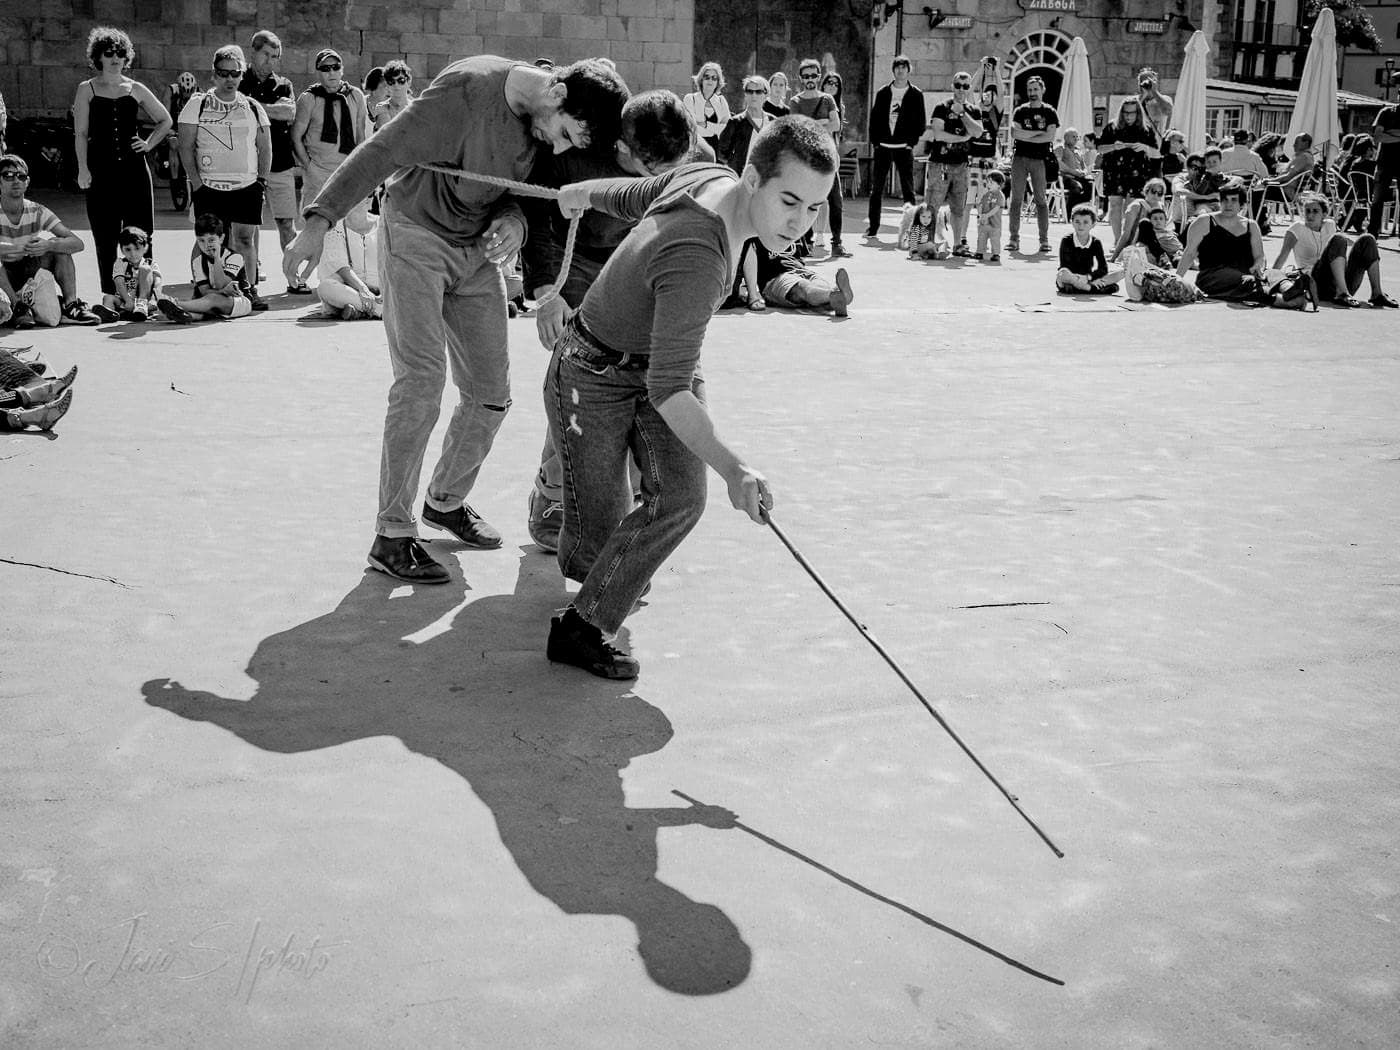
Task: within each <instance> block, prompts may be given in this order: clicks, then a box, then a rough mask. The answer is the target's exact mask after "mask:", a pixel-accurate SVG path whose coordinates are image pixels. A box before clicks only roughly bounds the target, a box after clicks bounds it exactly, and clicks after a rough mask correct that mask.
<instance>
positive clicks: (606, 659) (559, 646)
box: [545, 605, 642, 680]
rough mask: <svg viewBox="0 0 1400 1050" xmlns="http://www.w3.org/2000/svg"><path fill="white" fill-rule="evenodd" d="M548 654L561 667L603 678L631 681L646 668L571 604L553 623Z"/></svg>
mask: <svg viewBox="0 0 1400 1050" xmlns="http://www.w3.org/2000/svg"><path fill="white" fill-rule="evenodd" d="M545 655H546V656H548V657H549V658H550V659H551V660H553V661H554V662H555V663H557V664H573V666H575V667H582V668H583V669H584V670H585V671H587V672H588V673H589V674H596V675H597V676H598V677H599V678H613V679H618V680H628V679H632V678H636V677H637V675H638V674H640V673H641V670H642V665H641V664H639V663H638V662H637V661H636V660H634V659H633V658H632V657H630V656H628V655H627V654H626V653H624V652H623V651H622V650H621V649H618V648H617V647H616V646H613V645H609V644H608V641H607V639H606V638H604V637H603V632H602V631H600V630H599V629H598V628H596V627H594V626H593V625H592V624H591V623H589V622H588V621H587V620H585V619H584V618H583V617H582V616H580V615H579V614H578V612H577V611H576V610H575V609H574V607H573V606H572V605H571V606H569V607H568V608H567V609H565V610H564V612H563V615H561V616H555V617H552V618H551V619H550V621H549V644H548V645H547V646H546V647H545Z"/></svg>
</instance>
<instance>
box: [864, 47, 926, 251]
mask: <svg viewBox="0 0 1400 1050" xmlns="http://www.w3.org/2000/svg"><path fill="white" fill-rule="evenodd" d="M911 68H912V66H911V65H910V64H909V56H908V55H895V56H894V60H893V61H892V62H891V63H890V72H891V73H892V74H894V79H893V80H891V81H890V82H889V83H888V84H886V85H885V86H884V87H882V88H881V89H880V90H879V91H877V92H875V101H874V103H872V104H871V106H870V141H871V142H873V143H874V144H875V156H874V158H873V159H872V161H871V165H870V167H871V172H870V223H869V225H868V226H867V228H866V231H865V235H866V236H867V237H874V236H876V235H877V234H878V233H879V232H880V205H881V203H882V202H883V201H884V196H885V181H886V180H887V179H888V178H889V177H890V167H891V165H893V167H894V169H895V171H897V172H899V191H900V193H901V194H903V196H904V203H905V204H913V203H914V144H915V143H916V142H918V141H919V137H920V136H921V135H922V134H923V133H924V125H925V124H926V123H927V122H926V121H925V120H924V95H923V92H922V91H920V90H919V89H918V88H916V87H915V86H914V85H913V84H911V83H909V70H910V69H911Z"/></svg>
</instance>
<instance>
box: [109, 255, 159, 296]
mask: <svg viewBox="0 0 1400 1050" xmlns="http://www.w3.org/2000/svg"><path fill="white" fill-rule="evenodd" d="M142 274H147V275H149V276H150V279H151V280H152V281H154V280H155V279H156V278H158V277H159V276H160V267H158V266H157V265H156V264H155V263H154V262H152V261H151V260H150V259H142V260H141V261H140V262H139V263H129V262H127V261H126V260H125V259H123V258H122V257H121V256H118V257H117V261H116V262H114V263H113V264H112V283H113V284H115V285H116V288H117V294H119V295H121V296H122V297H123V298H125V299H135V298H136V291H137V288H138V287H139V285H140V281H141V275H142Z"/></svg>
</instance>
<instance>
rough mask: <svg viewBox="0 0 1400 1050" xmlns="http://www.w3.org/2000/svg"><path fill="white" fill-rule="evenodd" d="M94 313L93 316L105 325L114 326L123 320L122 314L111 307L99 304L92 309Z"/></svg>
mask: <svg viewBox="0 0 1400 1050" xmlns="http://www.w3.org/2000/svg"><path fill="white" fill-rule="evenodd" d="M92 312H93V316H95V317H96V318H97V319H98V320H99V321H101V322H102V323H103V324H113V323H115V322H117V321H120V320H121V319H122V315H121V314H119V313H117V311H115V310H113V309H112V308H111V307H109V306H104V305H103V304H101V303H98V304H97V305H96V306H94V307H93V308H92Z"/></svg>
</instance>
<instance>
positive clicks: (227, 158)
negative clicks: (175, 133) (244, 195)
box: [180, 91, 269, 191]
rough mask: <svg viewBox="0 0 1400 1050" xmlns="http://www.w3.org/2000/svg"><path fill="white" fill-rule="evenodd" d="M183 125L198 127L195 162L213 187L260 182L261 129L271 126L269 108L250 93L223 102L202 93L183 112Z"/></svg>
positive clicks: (234, 188) (201, 173) (233, 186)
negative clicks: (259, 141) (265, 108)
mask: <svg viewBox="0 0 1400 1050" xmlns="http://www.w3.org/2000/svg"><path fill="white" fill-rule="evenodd" d="M180 123H181V124H193V125H195V126H196V128H197V129H198V130H197V131H196V132H195V139H194V162H195V164H196V165H198V167H199V177H200V179H201V180H202V181H203V182H204V184H205V185H206V186H208V187H209V188H210V189H211V190H225V191H227V190H241V189H243V188H244V187H246V186H251V185H252V184H253V183H255V182H257V181H258V142H257V137H258V128H265V127H268V124H269V122H268V119H267V111H266V110H264V109H263V108H262V106H261V104H259V103H257V102H255V101H253V100H252V99H251V98H249V97H248V96H247V95H243V94H239V95H235V96H234V99H233V101H232V102H220V101H219V99H218V97H217V96H215V94H214V93H213V92H212V91H209V92H201V93H199V94H196V95H195V96H194V97H193V98H191V99H190V100H189V102H187V103H186V104H185V108H184V109H183V110H181V111H180Z"/></svg>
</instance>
